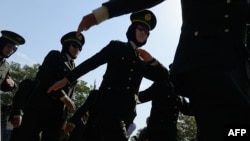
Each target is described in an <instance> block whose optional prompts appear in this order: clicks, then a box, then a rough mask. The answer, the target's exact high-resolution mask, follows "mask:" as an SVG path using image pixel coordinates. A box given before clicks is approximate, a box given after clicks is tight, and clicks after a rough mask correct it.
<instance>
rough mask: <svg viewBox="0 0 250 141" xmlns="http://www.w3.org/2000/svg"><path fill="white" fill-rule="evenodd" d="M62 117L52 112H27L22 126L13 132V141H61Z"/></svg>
mask: <svg viewBox="0 0 250 141" xmlns="http://www.w3.org/2000/svg"><path fill="white" fill-rule="evenodd" d="M62 123H63V122H62V115H61V114H60V113H58V112H57V111H53V112H52V111H50V110H48V109H47V110H26V111H25V114H24V116H23V122H22V124H21V126H20V127H19V128H18V129H16V131H14V132H13V134H12V136H11V141H16V140H15V139H17V140H18V141H20V140H25V141H37V140H41V141H59V137H60V133H61V131H62Z"/></svg>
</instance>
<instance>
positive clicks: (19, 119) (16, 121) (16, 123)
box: [11, 116, 22, 128]
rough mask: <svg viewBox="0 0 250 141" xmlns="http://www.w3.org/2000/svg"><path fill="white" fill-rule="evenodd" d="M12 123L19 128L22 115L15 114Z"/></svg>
mask: <svg viewBox="0 0 250 141" xmlns="http://www.w3.org/2000/svg"><path fill="white" fill-rule="evenodd" d="M11 124H12V125H13V127H14V128H18V127H19V126H20V125H21V124H22V116H14V118H13V119H12V120H11Z"/></svg>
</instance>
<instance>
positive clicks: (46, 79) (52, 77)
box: [37, 50, 67, 99]
mask: <svg viewBox="0 0 250 141" xmlns="http://www.w3.org/2000/svg"><path fill="white" fill-rule="evenodd" d="M64 66H65V65H64V61H63V59H62V55H61V53H60V52H59V51H53V50H52V51H50V52H49V53H48V54H47V55H46V57H45V58H44V61H43V63H42V65H41V66H40V68H39V71H38V74H37V78H38V80H39V82H40V84H39V86H40V87H41V89H42V90H43V91H44V92H46V91H47V89H48V88H49V87H50V86H51V85H52V84H54V83H55V82H56V81H58V80H60V79H63V77H64V76H65V75H66V72H65V71H64ZM66 87H67V86H66ZM50 96H52V98H57V99H58V98H60V97H62V96H64V94H63V93H62V92H61V91H60V92H59V91H53V92H51V94H50Z"/></svg>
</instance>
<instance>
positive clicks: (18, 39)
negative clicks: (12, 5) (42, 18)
mask: <svg viewBox="0 0 250 141" xmlns="http://www.w3.org/2000/svg"><path fill="white" fill-rule="evenodd" d="M1 33H2V36H1V37H0V91H3V92H7V91H11V90H14V89H16V84H15V82H14V81H13V80H12V78H11V75H10V73H9V72H10V65H9V63H8V62H7V61H6V59H7V58H9V57H10V56H11V55H12V54H14V53H15V52H16V50H17V48H18V46H19V45H22V44H24V43H25V39H24V38H23V37H22V36H21V35H19V34H17V33H15V32H12V31H7V30H3V31H1ZM7 107H8V106H7ZM1 108H2V109H1V110H4V109H5V110H6V111H4V112H3V114H1V134H2V136H1V140H2V141H3V140H5V139H4V137H5V134H6V133H5V132H6V128H7V122H8V117H9V113H10V112H9V111H10V109H8V108H5V107H4V106H3V105H2V104H1ZM7 109H8V110H7ZM7 111H8V112H7Z"/></svg>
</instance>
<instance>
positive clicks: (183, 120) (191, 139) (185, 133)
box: [177, 112, 197, 141]
mask: <svg viewBox="0 0 250 141" xmlns="http://www.w3.org/2000/svg"><path fill="white" fill-rule="evenodd" d="M177 129H178V132H177V135H178V139H179V140H180V141H196V133H197V132H196V130H197V127H196V122H195V118H194V116H186V115H183V114H182V113H181V112H180V114H179V118H178V122H177Z"/></svg>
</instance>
